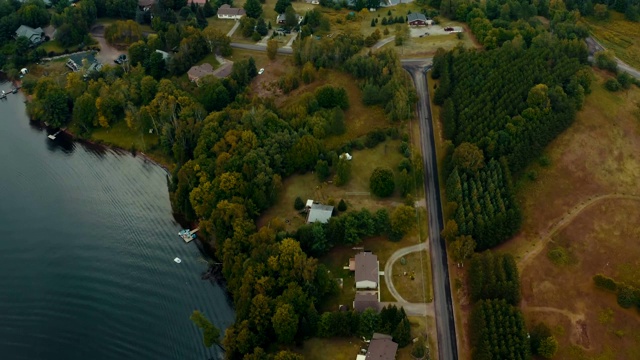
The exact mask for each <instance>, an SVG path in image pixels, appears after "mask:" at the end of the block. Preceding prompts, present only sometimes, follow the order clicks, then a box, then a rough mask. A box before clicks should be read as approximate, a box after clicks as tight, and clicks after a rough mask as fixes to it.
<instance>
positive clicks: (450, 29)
mask: <svg viewBox="0 0 640 360" xmlns="http://www.w3.org/2000/svg"><path fill="white" fill-rule="evenodd" d="M444 31H453V28H452V27H446V28H444Z"/></svg>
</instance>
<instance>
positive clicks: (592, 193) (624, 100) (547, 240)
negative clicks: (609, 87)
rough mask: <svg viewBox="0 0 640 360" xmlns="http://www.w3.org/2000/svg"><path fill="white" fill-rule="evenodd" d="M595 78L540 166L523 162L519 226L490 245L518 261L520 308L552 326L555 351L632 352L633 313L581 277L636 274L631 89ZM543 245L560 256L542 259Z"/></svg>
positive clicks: (569, 354)
mask: <svg viewBox="0 0 640 360" xmlns="http://www.w3.org/2000/svg"><path fill="white" fill-rule="evenodd" d="M605 76H606V75H604V74H602V73H596V79H595V81H594V83H593V84H592V90H593V93H592V94H591V95H589V96H588V97H587V100H586V102H585V106H584V108H583V109H582V110H581V111H580V112H579V113H578V116H577V118H576V120H575V123H574V124H573V125H572V126H571V127H570V128H569V129H568V130H567V131H565V132H564V133H563V134H562V135H560V136H559V137H558V138H557V139H556V140H555V141H553V142H552V143H551V144H550V146H549V147H548V148H547V151H546V154H545V155H546V157H547V158H548V159H549V160H550V165H549V166H542V165H541V164H539V163H534V164H532V165H531V166H530V167H529V168H528V169H527V170H526V171H527V172H528V171H535V172H536V173H537V175H538V178H537V180H535V181H531V180H529V179H524V178H525V177H523V179H520V180H519V182H518V183H517V187H518V200H519V202H520V204H521V206H522V208H523V212H524V223H523V227H522V231H521V232H520V233H519V234H518V235H517V236H516V237H515V238H514V239H513V240H511V241H509V242H507V243H506V244H504V245H503V246H501V248H500V249H499V250H502V251H509V252H511V253H513V254H515V256H516V257H517V259H518V260H519V266H520V268H521V274H522V280H521V283H522V291H523V299H524V300H523V302H522V308H523V311H524V312H525V315H526V317H527V319H528V320H529V321H530V322H531V321H534V320H535V321H545V322H547V323H548V324H549V325H551V327H552V328H553V329H555V330H554V331H555V333H556V337H557V338H558V340H559V342H560V347H559V352H558V354H557V355H556V358H558V359H591V358H597V359H638V358H640V334H639V333H638V332H637V324H638V321H640V315H639V314H638V312H637V311H636V310H624V309H622V308H621V307H619V306H618V305H617V303H616V297H615V295H614V294H608V293H605V292H603V291H600V290H597V289H596V288H595V287H594V286H593V281H592V279H591V278H592V277H593V275H595V274H596V273H603V274H606V275H608V276H611V277H613V278H615V279H617V280H619V281H624V282H628V283H638V279H639V275H640V262H639V261H638V258H640V243H638V242H637V241H635V239H637V238H638V237H639V235H640V221H639V220H638V219H640V210H639V209H640V207H639V205H640V201H639V199H640V191H639V190H638V186H637V179H638V177H640V156H639V155H638V154H640V117H639V116H640V114H639V112H638V106H637V105H636V104H637V103H638V102H639V101H640V90H639V89H637V88H633V89H631V90H629V91H627V92H619V93H611V92H608V91H606V90H604V88H603V86H602V84H603V82H604V80H605ZM616 194H618V195H616ZM552 250H554V251H555V253H558V252H560V253H562V254H564V256H563V257H561V258H560V260H558V258H553V261H552V260H551V259H552V258H551V257H550V256H549V255H550V254H549V253H550V251H552Z"/></svg>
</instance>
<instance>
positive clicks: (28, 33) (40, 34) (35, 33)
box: [16, 25, 44, 45]
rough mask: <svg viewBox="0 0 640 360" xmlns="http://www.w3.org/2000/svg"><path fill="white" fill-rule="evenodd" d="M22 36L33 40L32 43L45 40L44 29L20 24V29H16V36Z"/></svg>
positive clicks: (35, 43) (36, 43) (37, 43)
mask: <svg viewBox="0 0 640 360" xmlns="http://www.w3.org/2000/svg"><path fill="white" fill-rule="evenodd" d="M20 36H24V37H26V38H27V39H29V41H31V45H39V44H40V43H41V42H43V41H44V30H42V28H35V29H34V28H32V27H29V26H26V25H20V27H19V28H18V30H16V38H19V37H20Z"/></svg>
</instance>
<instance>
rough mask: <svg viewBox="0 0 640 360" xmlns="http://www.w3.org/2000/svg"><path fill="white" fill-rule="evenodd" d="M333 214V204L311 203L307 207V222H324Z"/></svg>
mask: <svg viewBox="0 0 640 360" xmlns="http://www.w3.org/2000/svg"><path fill="white" fill-rule="evenodd" d="M332 214H333V206H329V205H322V204H312V205H311V208H310V209H309V215H308V216H307V224H310V223H314V222H316V221H318V222H320V223H323V224H326V223H327V222H329V219H331V215H332Z"/></svg>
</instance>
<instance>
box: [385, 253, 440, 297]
mask: <svg viewBox="0 0 640 360" xmlns="http://www.w3.org/2000/svg"><path fill="white" fill-rule="evenodd" d="M404 259H405V261H406V263H405V264H404V265H403V264H402V258H401V259H400V260H398V261H396V262H395V264H393V284H394V285H395V287H396V290H398V292H399V293H400V295H401V296H402V297H403V298H404V299H405V300H407V301H409V302H432V301H433V294H432V291H431V261H430V259H429V253H428V252H426V251H421V252H414V253H411V254H408V255H406V256H404ZM405 273H406V275H405ZM423 284H424V288H423Z"/></svg>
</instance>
